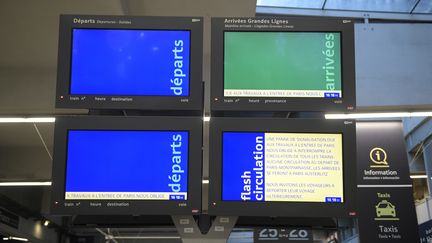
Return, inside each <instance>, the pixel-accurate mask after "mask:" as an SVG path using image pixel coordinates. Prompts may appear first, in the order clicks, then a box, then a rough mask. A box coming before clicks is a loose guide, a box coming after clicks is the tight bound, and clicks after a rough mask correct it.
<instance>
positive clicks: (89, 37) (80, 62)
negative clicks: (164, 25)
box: [70, 29, 191, 96]
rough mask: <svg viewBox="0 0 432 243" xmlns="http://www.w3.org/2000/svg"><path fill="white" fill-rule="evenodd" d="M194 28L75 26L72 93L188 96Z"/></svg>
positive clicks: (73, 34) (73, 32)
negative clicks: (95, 27)
mask: <svg viewBox="0 0 432 243" xmlns="http://www.w3.org/2000/svg"><path fill="white" fill-rule="evenodd" d="M190 43H191V40H190V31H188V30H130V29H129V30H128V29H73V30H72V53H71V54H72V66H71V74H70V75H71V77H70V79H71V81H70V94H72V95H130V96H189V81H190V74H189V72H190V70H189V69H190Z"/></svg>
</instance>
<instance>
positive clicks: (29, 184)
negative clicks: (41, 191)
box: [0, 181, 52, 186]
mask: <svg viewBox="0 0 432 243" xmlns="http://www.w3.org/2000/svg"><path fill="white" fill-rule="evenodd" d="M51 184H52V182H51V181H43V182H35V181H22V182H0V186H51Z"/></svg>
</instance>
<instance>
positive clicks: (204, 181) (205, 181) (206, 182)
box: [202, 180, 210, 184]
mask: <svg viewBox="0 0 432 243" xmlns="http://www.w3.org/2000/svg"><path fill="white" fill-rule="evenodd" d="M209 183H210V180H202V184H209Z"/></svg>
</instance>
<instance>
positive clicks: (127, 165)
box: [65, 130, 189, 200]
mask: <svg viewBox="0 0 432 243" xmlns="http://www.w3.org/2000/svg"><path fill="white" fill-rule="evenodd" d="M188 136H189V134H188V132H186V131H107V130H69V131H68V141H67V165H66V193H65V199H66V200H187V192H188Z"/></svg>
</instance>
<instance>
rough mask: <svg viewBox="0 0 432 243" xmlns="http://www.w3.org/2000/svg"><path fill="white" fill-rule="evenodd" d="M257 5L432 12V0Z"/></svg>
mask: <svg viewBox="0 0 432 243" xmlns="http://www.w3.org/2000/svg"><path fill="white" fill-rule="evenodd" d="M257 6H261V7H263V6H267V7H281V8H294V9H296V8H297V9H319V10H338V11H367V12H384V13H405V14H432V1H431V0H258V1H257Z"/></svg>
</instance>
